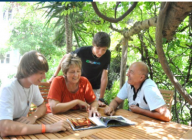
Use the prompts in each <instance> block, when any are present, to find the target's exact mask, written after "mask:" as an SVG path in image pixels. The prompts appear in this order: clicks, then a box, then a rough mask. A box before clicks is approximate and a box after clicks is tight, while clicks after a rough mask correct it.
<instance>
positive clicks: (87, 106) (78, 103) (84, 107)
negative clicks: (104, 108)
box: [77, 100, 90, 111]
mask: <svg viewBox="0 0 192 140" xmlns="http://www.w3.org/2000/svg"><path fill="white" fill-rule="evenodd" d="M77 105H78V106H79V107H80V110H83V109H85V110H87V111H88V109H89V108H90V105H89V104H87V103H86V102H84V101H82V100H77Z"/></svg>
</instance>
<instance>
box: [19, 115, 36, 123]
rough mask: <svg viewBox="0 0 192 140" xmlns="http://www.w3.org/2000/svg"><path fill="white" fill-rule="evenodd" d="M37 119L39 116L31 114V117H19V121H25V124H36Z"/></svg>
mask: <svg viewBox="0 0 192 140" xmlns="http://www.w3.org/2000/svg"><path fill="white" fill-rule="evenodd" d="M36 120H37V118H35V117H34V116H29V117H24V116H23V117H21V118H19V119H17V120H16V121H17V122H20V123H25V124H34V123H35V121H36Z"/></svg>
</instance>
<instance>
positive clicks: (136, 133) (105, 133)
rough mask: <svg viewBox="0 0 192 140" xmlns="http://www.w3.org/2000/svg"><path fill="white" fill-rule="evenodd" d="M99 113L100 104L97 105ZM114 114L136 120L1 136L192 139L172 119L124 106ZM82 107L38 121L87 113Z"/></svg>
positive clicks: (188, 129) (190, 131)
mask: <svg viewBox="0 0 192 140" xmlns="http://www.w3.org/2000/svg"><path fill="white" fill-rule="evenodd" d="M99 112H100V113H101V115H102V116H105V115H104V114H103V108H100V109H99ZM115 115H122V116H123V117H125V118H127V119H129V120H131V121H134V122H136V123H137V124H136V125H134V126H123V127H110V128H99V129H90V130H82V131H73V130H70V131H65V132H58V133H44V134H35V135H27V136H10V137H3V138H1V137H0V139H165V140H167V139H182V138H184V139H187V138H188V139H192V127H190V126H187V125H182V124H178V123H175V122H162V121H159V120H155V119H152V118H149V117H146V116H143V115H139V114H135V113H132V112H130V111H127V110H123V109H119V110H117V112H116V114H115ZM86 116H87V113H86V112H84V111H68V112H66V113H64V114H60V115H52V114H47V115H45V116H44V117H43V118H41V119H39V120H38V121H37V123H38V124H42V123H44V124H50V123H54V122H57V121H59V120H66V119H67V118H72V117H74V118H77V117H86Z"/></svg>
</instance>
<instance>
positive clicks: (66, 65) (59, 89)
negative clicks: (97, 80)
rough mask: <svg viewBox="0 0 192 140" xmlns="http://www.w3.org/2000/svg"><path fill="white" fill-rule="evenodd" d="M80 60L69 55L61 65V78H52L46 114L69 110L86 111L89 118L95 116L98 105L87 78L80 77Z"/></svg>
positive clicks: (97, 114)
mask: <svg viewBox="0 0 192 140" xmlns="http://www.w3.org/2000/svg"><path fill="white" fill-rule="evenodd" d="M81 67H82V62H81V59H80V58H79V57H78V56H76V55H72V54H70V55H69V56H68V57H67V58H66V59H65V60H64V61H63V63H62V64H61V68H62V72H63V76H58V77H56V78H54V80H53V82H52V84H51V87H50V90H49V94H48V97H47V98H48V101H49V103H48V104H47V112H48V113H49V112H52V113H53V114H56V113H63V112H66V111H68V110H70V109H73V110H74V109H82V108H84V109H86V110H88V111H89V117H91V116H93V115H96V116H100V114H99V113H98V112H97V108H98V103H97V100H96V96H95V94H94V92H93V89H92V86H91V84H90V82H89V81H88V80H87V78H85V77H82V76H81Z"/></svg>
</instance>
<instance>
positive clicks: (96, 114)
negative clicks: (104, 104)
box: [88, 107, 101, 117]
mask: <svg viewBox="0 0 192 140" xmlns="http://www.w3.org/2000/svg"><path fill="white" fill-rule="evenodd" d="M88 113H89V117H100V116H101V115H100V113H99V112H98V111H97V109H96V108H95V107H91V108H90V109H89V110H88Z"/></svg>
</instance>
